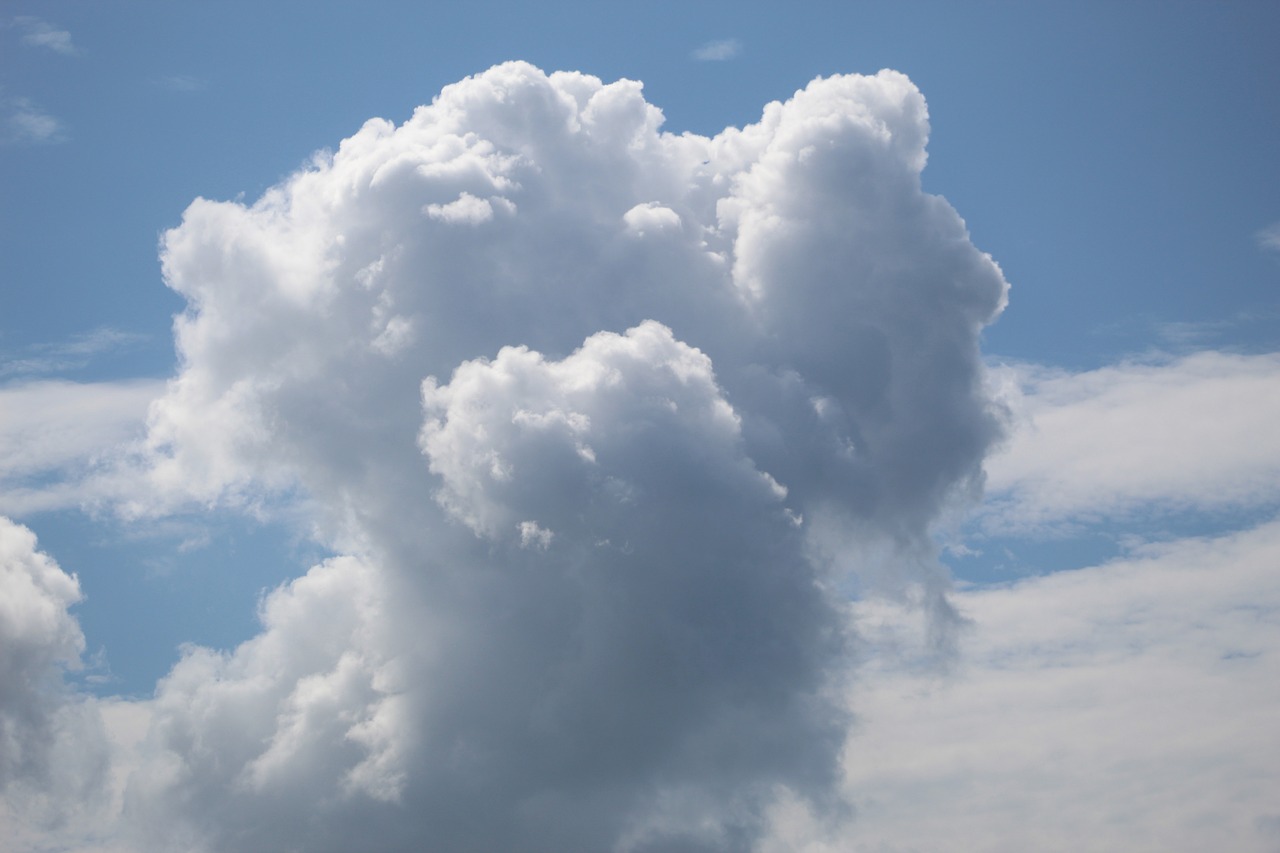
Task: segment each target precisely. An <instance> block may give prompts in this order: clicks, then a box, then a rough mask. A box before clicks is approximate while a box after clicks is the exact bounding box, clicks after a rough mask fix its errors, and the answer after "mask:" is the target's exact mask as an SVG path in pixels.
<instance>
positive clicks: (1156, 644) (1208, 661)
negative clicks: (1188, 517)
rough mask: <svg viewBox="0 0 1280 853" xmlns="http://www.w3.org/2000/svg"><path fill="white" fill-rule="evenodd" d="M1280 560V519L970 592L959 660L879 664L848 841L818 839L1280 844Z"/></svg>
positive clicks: (931, 846) (904, 626)
mask: <svg viewBox="0 0 1280 853" xmlns="http://www.w3.org/2000/svg"><path fill="white" fill-rule="evenodd" d="M1277 560H1280V520H1277V521H1271V522H1268V523H1265V524H1262V525H1260V526H1259V527H1257V528H1254V529H1252V530H1248V531H1244V532H1241V533H1237V534H1231V535H1228V536H1224V537H1219V538H1209V539H1184V540H1179V541H1175V542H1170V543H1165V544H1163V545H1161V546H1158V547H1155V546H1152V547H1148V548H1146V549H1144V550H1142V551H1141V552H1140V553H1138V554H1136V555H1134V556H1133V557H1131V558H1128V559H1124V560H1119V561H1115V562H1111V563H1107V564H1105V565H1102V566H1097V567H1093V568H1088V569H1080V570H1077V571H1067V572H1058V573H1055V574H1052V575H1049V576H1046V577H1041V578H1030V579H1027V580H1024V581H1021V582H1019V583H1016V584H1012V585H1008V586H1000V587H994V588H985V589H980V590H975V591H969V592H962V593H959V594H958V595H957V596H956V605H957V607H958V608H959V609H960V610H961V611H962V612H963V613H964V614H965V615H966V616H968V617H970V618H971V619H972V629H971V631H970V632H969V633H968V634H967V635H966V640H965V644H964V652H963V657H962V659H961V664H960V667H961V668H960V670H959V671H958V672H957V673H956V675H955V676H954V677H951V678H943V679H939V678H938V677H937V676H936V674H934V673H931V672H930V673H914V672H910V671H904V669H902V668H901V667H900V666H898V665H897V663H896V662H894V661H887V662H885V664H884V665H883V666H879V665H877V664H875V663H873V664H872V665H871V666H870V667H869V668H868V670H867V671H866V672H864V674H863V678H862V681H861V683H860V688H861V689H860V691H859V692H858V693H857V694H856V695H855V696H854V697H853V704H854V707H855V709H856V710H857V712H858V714H859V716H860V718H861V720H862V722H861V724H860V726H859V729H858V731H857V732H856V733H855V734H854V735H853V736H852V738H851V740H850V742H849V745H848V748H847V753H846V754H847V755H848V756H849V758H848V760H847V762H846V765H845V773H846V777H845V792H846V795H847V797H848V799H849V800H850V801H851V803H852V805H853V807H854V809H855V810H856V813H857V818H856V819H855V820H854V821H853V822H852V823H851V824H850V825H848V826H846V827H843V829H842V832H841V838H842V839H844V840H845V843H849V846H848V847H847V848H846V847H844V846H835V847H833V848H828V847H821V848H819V847H818V846H816V845H815V846H814V847H804V848H803V849H824V850H825V849H839V850H844V849H857V850H862V849H867V850H871V849H877V850H878V849H890V848H892V849H895V850H897V849H912V850H917V849H918V850H945V849H953V848H954V841H955V839H956V838H963V839H965V843H964V844H963V845H961V849H967V850H997V849H1003V850H1013V849H1023V850H1031V849H1057V848H1058V847H1059V846H1061V847H1062V848H1064V849H1065V848H1068V847H1072V846H1076V847H1079V846H1084V847H1089V848H1091V849H1099V850H1136V849H1151V850H1225V849H1233V850H1259V851H1260V850H1274V849H1276V848H1275V847H1274V843H1275V841H1276V840H1277V838H1278V837H1280V833H1277V832H1276V829H1277V828H1280V827H1278V826H1277V823H1280V820H1278V819H1280V808H1277V805H1276V802H1277V801H1276V798H1275V791H1276V790H1277V788H1276V786H1277V784H1280V776H1278V775H1277V770H1276V767H1275V763H1274V761H1271V760H1270V758H1271V757H1272V756H1274V755H1276V754H1277V750H1280V730H1278V729H1277V728H1276V727H1275V726H1274V725H1272V724H1270V722H1269V721H1270V720H1271V719H1272V716H1273V714H1274V709H1275V708H1276V707H1277V703H1280V688H1278V687H1277V685H1280V575H1278V574H1277V573H1276V571H1275V566H1276V565H1277ZM860 607H862V608H863V609H864V610H867V609H874V610H876V611H877V612H875V613H864V619H863V621H862V623H861V624H862V625H863V626H864V630H865V632H866V633H867V635H868V641H872V642H875V641H877V640H879V642H878V643H877V644H878V645H880V646H888V645H891V644H892V641H893V640H894V638H895V637H898V638H900V639H901V641H902V642H903V643H909V642H910V641H911V637H912V634H911V627H910V623H909V622H908V621H904V620H903V619H902V618H896V617H895V616H894V615H893V614H892V613H891V612H885V611H886V605H883V604H875V605H860ZM871 625H877V626H879V627H878V629H877V631H872V630H871V628H870V627H869V626H871ZM881 634H884V635H887V636H886V637H883V638H882V637H880V635H881ZM1086 778H1087V779H1088V780H1089V783H1088V784H1081V783H1080V780H1081V779H1086ZM1085 835H1087V837H1088V840H1087V842H1085V843H1083V845H1081V844H1080V843H1076V844H1075V845H1072V844H1071V842H1072V841H1076V842H1079V841H1080V840H1081V839H1082V838H1083V837H1084V836H1085ZM787 840H788V841H789V842H790V843H789V844H787V845H779V846H778V847H777V848H774V849H777V850H784V849H789V850H796V849H801V847H802V844H801V843H800V842H802V841H803V840H804V839H802V838H796V837H794V836H793V837H791V838H789V839H787ZM850 842H851V843H850ZM881 845H883V847H882V846H881ZM899 845H901V846H899Z"/></svg>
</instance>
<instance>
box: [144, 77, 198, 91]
mask: <svg viewBox="0 0 1280 853" xmlns="http://www.w3.org/2000/svg"><path fill="white" fill-rule="evenodd" d="M156 85H158V86H160V87H161V88H163V89H168V90H169V91H170V92H183V93H187V92H199V91H201V90H202V89H205V88H206V87H207V86H208V82H207V81H205V80H203V79H202V78H200V77H193V76H191V75H190V74H168V75H165V76H164V77H160V78H158V79H157V80H156Z"/></svg>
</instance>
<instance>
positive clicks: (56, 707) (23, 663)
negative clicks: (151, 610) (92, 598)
mask: <svg viewBox="0 0 1280 853" xmlns="http://www.w3.org/2000/svg"><path fill="white" fill-rule="evenodd" d="M0 589H2V590H4V595H3V596H0V793H3V794H4V795H5V799H6V800H11V801H13V802H19V803H21V804H22V806H23V812H24V814H26V815H27V816H28V818H34V819H36V820H39V821H57V820H59V819H60V817H61V813H62V811H63V810H64V807H69V806H70V804H71V803H75V802H78V801H79V800H81V799H82V798H87V797H92V795H93V792H94V791H95V789H96V788H97V787H98V785H99V784H100V782H101V779H102V775H103V773H104V772H105V769H106V762H107V755H106V742H105V738H104V736H103V733H102V730H101V723H100V721H99V720H98V718H97V716H96V713H95V712H93V711H92V710H91V709H89V708H87V707H86V706H85V705H83V704H82V703H80V702H78V701H76V700H75V699H74V698H73V697H72V696H71V694H70V692H69V690H68V688H67V686H66V684H65V683H64V681H63V675H64V672H65V670H66V669H67V668H71V667H78V666H79V665H80V653H81V651H82V650H83V648H84V635H83V634H82V633H81V631H80V625H79V624H78V623H77V622H76V620H75V617H73V616H72V615H71V614H70V613H69V612H68V608H69V607H70V606H71V605H72V604H74V603H75V602H77V601H79V600H80V585H79V583H78V582H77V581H76V579H75V577H73V576H72V575H68V574H67V573H66V572H64V571H62V569H61V568H59V567H58V564H57V563H55V562H54V561H53V560H52V559H50V558H49V557H48V555H46V554H43V553H41V552H40V551H38V550H36V537H35V535H34V534H32V533H31V531H30V530H28V529H27V528H25V527H22V526H21V525H18V524H14V523H13V522H12V521H10V520H9V519H7V518H3V517H0Z"/></svg>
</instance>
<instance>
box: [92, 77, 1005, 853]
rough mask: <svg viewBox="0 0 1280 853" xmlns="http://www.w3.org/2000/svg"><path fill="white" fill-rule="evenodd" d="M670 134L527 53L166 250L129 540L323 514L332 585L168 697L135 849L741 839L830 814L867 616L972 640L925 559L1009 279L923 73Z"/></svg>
mask: <svg viewBox="0 0 1280 853" xmlns="http://www.w3.org/2000/svg"><path fill="white" fill-rule="evenodd" d="M661 123H662V115H661V113H660V112H659V110H658V109H657V108H656V107H654V106H652V105H650V104H648V103H647V102H646V101H645V100H644V98H643V96H642V92H641V87H640V85H639V84H638V83H634V82H631V81H620V82H617V83H612V84H608V85H605V84H604V83H602V82H601V81H600V80H598V79H596V78H594V77H590V76H587V75H584V74H578V73H555V74H545V73H543V72H542V71H540V70H538V69H536V68H534V67H532V66H529V65H527V64H523V63H509V64H505V65H501V66H498V67H495V68H493V69H490V70H489V71H487V72H485V73H483V74H480V75H477V76H475V77H472V78H468V79H466V80H463V81H461V82H459V83H456V84H454V85H451V86H448V87H446V88H445V89H444V90H443V91H442V92H441V93H440V94H439V95H438V96H437V97H436V98H435V99H434V100H433V101H432V102H431V103H430V105H428V106H424V107H421V108H419V109H418V110H417V111H416V112H415V113H414V115H413V117H412V118H411V119H409V120H408V121H407V122H405V123H404V124H403V125H400V126H398V127H397V126H395V125H393V124H392V123H390V122H387V121H384V120H381V119H374V120H371V121H369V122H367V123H366V124H365V125H364V127H363V128H361V129H360V130H359V132H357V133H356V134H355V135H354V136H352V137H350V138H349V139H346V140H344V141H343V142H342V144H341V146H340V147H339V148H338V149H337V151H336V153H333V154H332V155H323V156H318V157H317V158H316V160H315V162H314V164H313V165H312V166H310V167H309V168H307V169H305V170H303V171H301V172H299V173H298V174H296V175H293V176H291V177H290V178H288V179H287V180H286V181H284V182H283V183H281V184H280V185H279V186H277V187H274V188H273V189H271V190H269V191H268V192H267V193H266V194H264V196H263V197H262V198H261V199H259V200H258V201H256V202H254V203H252V204H242V203H238V202H214V201H209V200H204V199H198V200H196V201H195V202H193V203H192V205H191V206H190V207H189V208H188V209H187V211H186V213H185V215H184V217H183V221H182V223H181V225H179V226H178V227H177V228H175V229H173V230H171V231H169V232H168V233H167V234H166V235H165V236H164V238H163V241H162V249H161V260H162V265H163V270H164V275H165V280H166V282H167V283H168V285H169V286H170V287H172V288H173V289H174V290H175V291H177V292H178V293H179V294H180V295H182V296H183V297H184V298H185V299H186V301H187V309H186V311H185V312H184V314H183V315H182V316H181V317H180V318H179V319H178V321H177V322H176V324H175V329H176V343H177V347H178V350H179V354H180V360H181V369H180V370H179V372H178V374H177V376H176V377H175V378H174V379H173V380H171V381H170V382H169V383H168V385H167V386H166V388H165V392H164V393H163V394H162V395H161V396H160V397H159V398H158V399H156V400H155V401H154V402H152V403H151V405H150V407H149V410H148V415H147V435H146V438H145V440H144V441H143V442H141V443H140V444H139V445H138V446H137V448H136V449H135V454H134V456H133V459H132V462H131V463H130V464H131V465H132V467H131V468H130V469H129V470H130V472H131V475H132V476H131V478H123V477H122V478H120V480H119V482H121V483H126V484H128V483H132V484H133V485H132V488H130V487H128V486H122V487H121V490H120V491H119V492H117V493H116V498H117V500H118V501H119V502H120V503H119V506H120V508H121V511H123V512H125V513H127V514H135V515H146V514H163V513H166V512H169V511H172V510H174V509H178V508H184V507H192V506H197V507H198V506H210V505H213V506H217V505H221V506H232V507H236V506H241V507H259V506H262V505H264V504H268V503H271V502H286V501H289V500H292V499H294V498H295V496H297V495H303V496H305V499H306V502H307V503H306V508H307V511H308V512H309V513H311V518H310V521H311V523H312V525H313V529H314V530H315V531H316V533H315V536H316V538H317V540H318V541H319V542H320V543H321V544H322V545H324V546H325V547H327V548H328V549H330V550H331V551H332V552H333V553H334V555H335V556H334V557H333V558H332V559H329V560H327V561H325V562H324V563H322V564H320V565H318V566H315V567H314V568H313V569H311V570H310V571H309V572H308V573H307V574H306V575H305V576H303V577H301V578H298V579H296V580H295V581H293V582H292V583H290V584H287V585H285V586H283V587H281V588H280V589H278V590H276V591H275V592H273V593H272V594H271V595H270V596H269V597H268V598H267V599H266V600H265V601H264V603H263V607H262V613H261V616H262V631H261V633H260V634H259V635H257V636H256V637H254V638H252V639H250V640H248V641H246V642H245V643H244V644H242V645H240V646H239V647H238V648H236V649H234V650H232V651H230V652H219V651H215V650H210V649H201V648H188V649H186V650H185V651H184V652H183V655H182V657H181V659H180V660H179V662H178V663H177V664H176V665H175V666H174V668H173V670H172V672H171V673H170V674H169V675H168V676H167V677H166V678H165V679H163V680H162V681H161V683H160V684H159V685H158V686H157V690H156V696H155V699H154V701H153V702H151V703H150V705H149V708H150V711H151V724H150V730H149V734H148V735H147V737H146V738H145V740H144V741H143V743H142V745H141V746H140V747H139V752H138V754H137V757H136V760H137V762H138V767H139V769H138V771H137V773H136V774H134V776H133V777H132V781H131V782H130V783H129V787H128V791H127V794H126V796H125V798H124V812H123V814H124V825H125V826H126V827H127V828H130V829H129V830H128V831H130V832H134V833H135V834H134V835H131V836H130V839H131V840H130V843H131V844H133V845H135V847H136V848H139V849H144V850H145V849H171V848H172V847H174V846H181V847H184V848H192V849H199V850H207V851H222V850H228V851H230V850H243V849H286V848H291V847H300V848H304V849H308V850H313V851H326V850H334V851H338V850H349V849H355V848H359V849H366V850H382V851H399V850H410V849H421V847H422V846H423V844H424V840H426V841H427V842H429V845H430V846H431V847H432V848H433V849H439V850H451V851H452V850H457V851H461V850H484V849H488V850H492V849H502V850H512V851H536V850H550V849H557V850H586V849H593V850H596V849H598V850H607V849H613V850H622V851H656V850H687V851H716V850H739V849H748V848H750V847H752V846H753V845H754V844H756V843H757V842H758V841H759V840H760V839H761V838H763V837H764V836H765V835H766V834H767V823H768V820H769V815H770V813H771V809H772V808H773V806H774V804H775V802H776V801H777V800H778V798H779V796H780V792H786V794H785V796H786V797H788V798H791V799H792V800H794V801H796V802H801V803H804V804H806V808H810V809H812V810H814V811H815V813H824V812H832V813H833V812H834V810H835V804H836V802H837V800H838V797H837V796H836V794H837V789H838V780H839V775H840V767H839V762H838V756H839V752H840V745H841V743H842V742H843V740H844V737H845V734H846V731H847V728H848V725H849V717H848V711H847V707H846V704H845V700H844V698H843V695H844V689H845V686H846V684H847V679H848V677H849V675H850V667H851V662H852V660H853V655H852V653H851V650H852V648H853V645H854V642H855V638H854V635H853V631H852V629H851V627H850V624H849V621H848V615H847V602H846V600H845V595H844V593H843V592H842V590H845V589H847V588H848V587H849V585H850V584H851V583H857V584H860V585H861V586H862V588H863V589H866V590H868V591H876V592H880V593H883V594H886V595H890V596H896V597H897V598H899V599H901V600H908V599H911V600H916V601H919V602H921V603H922V604H924V605H925V607H926V609H927V610H928V611H929V612H930V613H932V614H933V616H934V618H935V619H936V620H938V621H940V622H945V621H946V620H947V619H948V618H949V616H948V614H949V608H948V607H947V605H946V595H947V592H948V585H947V582H946V579H945V572H942V571H941V570H940V568H939V567H938V565H937V563H936V559H935V557H936V548H935V546H934V544H933V542H932V539H931V537H930V530H931V527H932V525H933V524H934V522H935V520H936V519H937V517H938V515H939V513H941V512H942V511H943V510H944V509H946V508H947V507H949V506H951V505H952V504H953V503H954V502H956V501H963V500H966V499H968V498H971V497H972V496H974V495H976V493H977V490H978V487H979V484H980V482H981V477H982V469H981V466H982V460H983V458H984V456H985V454H986V453H987V451H988V449H989V448H990V447H991V446H993V445H994V443H995V442H997V441H998V440H999V438H1000V435H1001V423H1000V419H999V417H998V416H997V411H996V407H995V406H994V405H993V403H992V401H991V399H990V397H989V394H988V391H987V388H986V386H985V385H984V383H983V380H982V375H983V367H982V363H981V360H980V358H979V353H978V338H979V334H980V332H981V329H982V328H983V326H984V325H985V324H986V323H988V322H990V321H991V320H992V319H993V318H994V317H995V316H996V315H997V314H998V312H999V311H1000V310H1001V309H1002V307H1003V305H1004V299H1005V292H1006V284H1005V282H1004V279H1003V277H1002V275H1001V273H1000V270H999V268H998V267H997V266H996V264H995V263H994V262H993V261H992V259H991V258H990V257H988V256H987V255H985V254H983V253H982V252H980V251H978V250H977V249H976V248H975V247H974V246H973V245H972V244H971V243H970V242H969V240H968V234H967V232H966V230H965V227H964V224H963V221H962V220H961V219H960V217H959V216H958V214H957V213H956V212H955V211H954V210H953V209H952V208H951V207H950V205H948V204H947V202H946V201H945V200H943V199H941V198H939V197H936V196H931V195H929V194H927V193H925V192H923V191H922V189H921V185H920V171H921V169H922V168H923V166H924V163H925V143H926V140H927V137H928V120H927V113H926V109H925V104H924V99H923V97H922V96H921V95H920V93H919V92H918V91H917V90H916V89H915V87H914V86H913V85H912V84H911V83H910V81H909V80H907V78H906V77H904V76H903V75H901V74H897V73H895V72H889V71H886V72H881V73H880V74H878V75H875V76H871V77H864V76H856V75H850V76H837V77H832V78H828V79H823V80H817V81H814V82H813V83H811V84H810V85H809V86H808V87H807V88H805V89H804V90H802V91H801V92H798V93H796V95H795V96H794V97H793V98H791V99H790V100H789V101H787V102H785V103H773V104H769V105H768V106H767V107H766V108H765V110H764V112H763V114H762V117H761V119H760V121H759V122H758V123H756V124H753V125H749V126H747V127H745V128H742V129H734V128H731V129H728V130H726V131H724V132H723V133H722V134H720V135H718V136H716V137H714V138H706V137H700V136H695V135H690V134H685V135H679V136H677V135H673V134H668V133H663V132H662V131H661ZM885 555H891V558H889V559H886V557H885ZM873 557H874V559H873ZM872 564H874V565H876V566H878V567H879V568H878V569H875V570H872V569H870V568H869V567H870V566H871V565H872ZM372 827H377V828H378V831H377V833H371V830H370V828H372Z"/></svg>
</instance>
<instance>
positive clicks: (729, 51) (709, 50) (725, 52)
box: [692, 39, 742, 62]
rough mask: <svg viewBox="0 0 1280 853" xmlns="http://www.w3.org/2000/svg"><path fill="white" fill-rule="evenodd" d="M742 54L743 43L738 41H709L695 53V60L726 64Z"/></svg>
mask: <svg viewBox="0 0 1280 853" xmlns="http://www.w3.org/2000/svg"><path fill="white" fill-rule="evenodd" d="M741 53H742V42H740V41H738V40H737V39H718V40H716V41H709V42H707V43H706V44H704V45H702V46H701V47H699V48H697V49H696V50H694V51H693V54H692V56H693V58H694V59H697V60H699V61H701V62H724V61H725V60H727V59H735V58H736V57H738V56H739V55H740V54H741Z"/></svg>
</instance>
